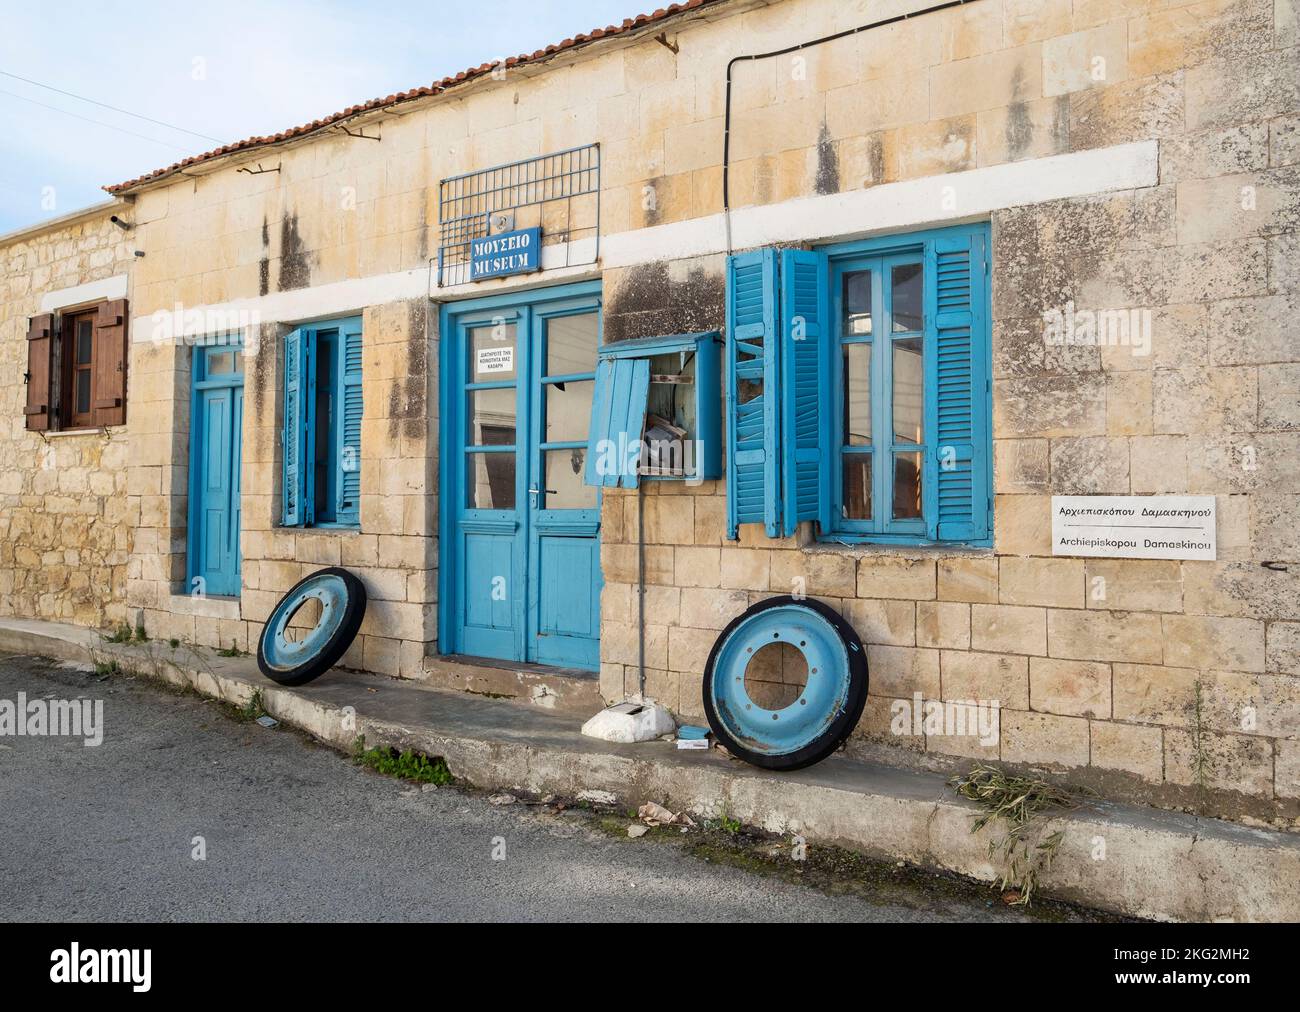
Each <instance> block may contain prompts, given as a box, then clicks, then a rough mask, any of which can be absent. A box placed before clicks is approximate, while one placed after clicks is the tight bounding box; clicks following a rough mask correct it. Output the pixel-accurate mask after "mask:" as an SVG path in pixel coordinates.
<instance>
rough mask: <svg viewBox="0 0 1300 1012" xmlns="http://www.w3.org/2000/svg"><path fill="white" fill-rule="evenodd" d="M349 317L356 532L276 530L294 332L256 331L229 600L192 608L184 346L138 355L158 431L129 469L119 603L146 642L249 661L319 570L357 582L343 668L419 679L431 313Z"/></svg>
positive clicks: (388, 311) (432, 580)
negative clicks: (355, 390)
mask: <svg viewBox="0 0 1300 1012" xmlns="http://www.w3.org/2000/svg"><path fill="white" fill-rule="evenodd" d="M357 312H359V313H360V315H361V316H362V329H363V337H362V341H363V349H364V350H363V357H364V361H363V366H362V369H363V389H362V396H363V399H364V403H365V415H364V420H363V428H362V434H361V488H362V495H361V526H360V529H359V530H342V529H332V528H295V527H283V526H281V525H280V517H281V509H282V478H281V475H282V467H283V451H282V445H281V443H282V441H281V425H282V418H283V416H282V411H283V404H282V400H283V395H282V390H283V351H282V339H283V336H284V334H285V333H287V332H288V330H289V329H290V328H289V326H288V325H276V324H271V325H264V326H261V327H259V328H258V330H257V332H256V340H255V341H250V342H249V343H248V344H247V345H246V351H245V366H244V368H245V381H244V396H245V401H244V403H245V414H244V418H245V421H244V443H243V470H242V473H241V500H242V503H241V505H242V534H241V553H242V560H241V567H242V571H241V579H242V588H241V593H240V596H239V599H238V600H218V599H212V600H204V599H203V598H202V597H196V596H195V595H194V594H193V593H192V588H190V587H188V586H187V585H186V580H185V576H186V533H187V524H188V468H189V457H188V454H189V447H190V438H189V420H188V416H189V403H190V402H189V397H190V376H191V369H192V354H193V349H192V347H191V346H190V345H189V344H187V343H186V342H184V341H181V342H176V341H164V342H160V343H158V344H154V343H153V342H149V341H146V340H143V339H142V340H140V341H138V342H137V343H136V344H135V346H134V349H133V350H134V355H133V359H132V362H133V365H132V368H133V369H134V370H135V373H136V375H137V376H138V377H139V383H140V387H141V390H142V391H143V393H142V395H141V396H142V397H143V396H147V395H151V394H152V395H154V396H156V398H157V399H156V400H154V401H151V402H149V403H148V405H147V408H146V409H145V410H143V411H142V412H141V413H142V414H143V415H144V416H145V417H146V418H148V419H152V420H153V421H154V422H155V423H156V424H157V425H158V426H159V427H160V428H161V429H162V431H160V432H157V433H141V434H140V435H139V436H138V437H137V439H136V447H135V452H133V454H132V457H131V462H130V466H129V467H128V468H127V475H128V478H127V482H128V485H129V487H131V488H133V489H138V490H139V494H140V496H141V504H142V508H141V514H140V520H139V530H138V531H137V535H136V538H137V545H138V546H139V548H138V550H137V552H136V553H135V554H134V555H133V556H132V559H131V576H132V578H131V580H130V582H129V584H128V591H129V593H128V598H127V603H128V605H129V608H130V612H131V614H132V615H133V616H138V617H139V618H140V619H141V620H142V621H143V624H144V627H145V629H146V630H147V631H148V632H149V634H150V635H151V636H153V637H155V638H160V639H171V638H175V639H179V640H182V641H183V642H186V643H197V644H199V645H202V646H221V647H226V648H229V647H230V646H232V645H233V646H236V647H238V648H239V649H241V650H249V651H250V652H251V651H253V650H256V648H257V637H258V635H259V634H260V632H261V626H262V623H263V622H265V620H266V618H267V616H268V615H269V614H270V611H271V609H272V608H274V606H275V604H276V602H277V601H278V600H279V599H280V597H281V596H282V595H283V594H284V592H285V591H287V590H289V588H290V587H292V586H293V585H294V584H296V583H297V582H298V581H299V580H300V579H302V578H303V577H304V576H306V575H308V574H309V573H311V572H314V571H315V570H317V569H321V568H323V567H325V566H345V567H347V568H348V569H350V570H351V571H352V572H354V573H356V574H357V576H359V577H360V578H361V580H362V581H363V582H364V583H365V585H366V589H367V595H368V606H367V611H366V619H365V622H364V623H363V624H362V627H361V632H360V634H359V635H358V636H357V638H356V640H354V642H353V645H352V647H351V649H350V651H349V653H348V655H347V656H346V657H345V658H344V663H345V664H346V665H348V666H352V667H356V668H361V669H364V670H368V671H375V672H381V673H384V674H393V675H396V674H400V673H402V672H403V671H405V672H406V673H408V674H410V673H411V672H418V671H419V670H420V663H421V660H422V658H423V656H424V653H425V650H426V646H427V644H428V643H429V642H431V641H432V640H433V639H434V638H435V635H436V625H435V611H436V600H437V599H436V588H437V563H436V558H435V556H434V551H433V538H432V536H431V535H430V533H429V532H428V528H427V526H426V524H427V521H426V516H427V515H430V516H436V511H437V506H436V496H435V494H434V490H435V486H434V483H433V480H432V474H433V468H434V460H435V457H434V456H433V455H432V453H431V450H430V447H429V438H428V433H429V431H430V426H429V424H428V422H427V416H426V411H427V409H428V405H429V404H430V403H433V402H434V401H436V395H433V394H432V393H431V390H430V388H429V384H431V383H432V382H433V372H432V371H431V370H430V369H429V367H428V358H427V350H428V347H429V334H428V332H427V330H426V327H427V324H428V314H427V312H426V307H425V304H424V301H423V300H416V301H411V302H395V303H390V304H387V305H380V306H369V307H357ZM340 315H342V314H340ZM431 397H432V398H434V400H433V401H431V400H430V398H431Z"/></svg>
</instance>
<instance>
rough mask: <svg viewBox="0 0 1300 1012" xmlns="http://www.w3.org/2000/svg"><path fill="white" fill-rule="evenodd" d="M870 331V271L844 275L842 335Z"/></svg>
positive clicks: (856, 334) (848, 335)
mask: <svg viewBox="0 0 1300 1012" xmlns="http://www.w3.org/2000/svg"><path fill="white" fill-rule="evenodd" d="M870 333H871V272H870V271H853V272H852V273H850V274H845V275H844V336H845V337H860V336H862V335H864V334H870Z"/></svg>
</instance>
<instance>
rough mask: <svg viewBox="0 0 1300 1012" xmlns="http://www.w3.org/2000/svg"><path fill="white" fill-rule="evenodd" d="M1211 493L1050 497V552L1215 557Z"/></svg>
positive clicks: (1111, 556)
mask: <svg viewBox="0 0 1300 1012" xmlns="http://www.w3.org/2000/svg"><path fill="white" fill-rule="evenodd" d="M1215 533H1216V528H1215V511H1214V496H1212V495H1054V496H1052V554H1053V555H1083V556H1088V557H1091V558H1099V559H1191V560H1202V559H1204V560H1214V559H1216V558H1218V543H1217V540H1216V537H1215Z"/></svg>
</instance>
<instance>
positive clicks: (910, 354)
mask: <svg viewBox="0 0 1300 1012" xmlns="http://www.w3.org/2000/svg"><path fill="white" fill-rule="evenodd" d="M924 396H925V376H924V373H923V372H922V357H921V339H920V338H919V337H906V338H903V339H902V340H900V341H895V342H894V440H895V441H896V442H899V443H919V442H921V435H922V431H921V428H922V422H921V418H922V410H923V408H922V401H923V399H924Z"/></svg>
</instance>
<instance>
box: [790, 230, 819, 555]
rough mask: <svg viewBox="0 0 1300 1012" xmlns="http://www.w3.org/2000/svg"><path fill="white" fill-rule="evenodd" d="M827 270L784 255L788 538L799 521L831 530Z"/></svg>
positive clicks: (804, 256)
mask: <svg viewBox="0 0 1300 1012" xmlns="http://www.w3.org/2000/svg"><path fill="white" fill-rule="evenodd" d="M829 275H830V270H829V265H828V261H827V257H826V254H824V253H814V252H811V251H808V250H797V249H788V250H783V251H782V253H781V499H782V502H783V504H784V507H785V525H784V527H785V533H786V534H793V533H794V532H795V528H796V527H798V526H799V521H800V520H816V521H817V522H818V523H820V524H821V528H822V530H823V531H829V530H830V527H831V495H830V492H831V489H830V452H829V444H830V435H829V426H828V423H829V421H830V418H829V407H828V406H829V404H830V389H831V388H830V383H829V382H828V379H829V377H828V376H827V370H828V368H829V366H828V361H829V360H828V357H827V355H828V352H827V339H828V335H829V332H830V327H829V324H828V320H829V317H830V297H829V280H828V279H829Z"/></svg>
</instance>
